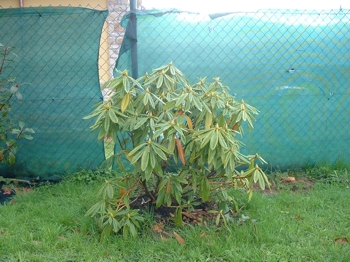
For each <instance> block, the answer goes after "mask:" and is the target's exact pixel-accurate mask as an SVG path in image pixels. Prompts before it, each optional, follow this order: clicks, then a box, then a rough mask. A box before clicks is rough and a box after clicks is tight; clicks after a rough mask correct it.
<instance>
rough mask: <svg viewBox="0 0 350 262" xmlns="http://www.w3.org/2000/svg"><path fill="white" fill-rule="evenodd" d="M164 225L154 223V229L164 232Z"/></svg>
mask: <svg viewBox="0 0 350 262" xmlns="http://www.w3.org/2000/svg"><path fill="white" fill-rule="evenodd" d="M163 228H164V225H163V224H154V225H153V230H154V231H155V232H157V233H162V232H163Z"/></svg>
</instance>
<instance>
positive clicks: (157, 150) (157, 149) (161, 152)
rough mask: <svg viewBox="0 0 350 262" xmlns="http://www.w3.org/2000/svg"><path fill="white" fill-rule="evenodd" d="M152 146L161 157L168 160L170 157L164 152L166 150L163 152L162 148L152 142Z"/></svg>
mask: <svg viewBox="0 0 350 262" xmlns="http://www.w3.org/2000/svg"><path fill="white" fill-rule="evenodd" d="M152 148H153V150H154V152H156V154H157V155H158V156H159V157H160V158H161V159H163V160H167V159H168V158H167V156H166V155H165V154H164V152H163V151H162V150H161V149H160V148H158V147H156V146H154V145H153V144H152Z"/></svg>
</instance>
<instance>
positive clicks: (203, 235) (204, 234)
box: [199, 232, 207, 238]
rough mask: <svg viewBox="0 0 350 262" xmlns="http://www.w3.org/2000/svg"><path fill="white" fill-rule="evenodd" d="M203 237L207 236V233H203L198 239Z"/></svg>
mask: <svg viewBox="0 0 350 262" xmlns="http://www.w3.org/2000/svg"><path fill="white" fill-rule="evenodd" d="M205 236H207V233H205V232H203V233H202V234H200V235H199V237H200V238H203V237H205Z"/></svg>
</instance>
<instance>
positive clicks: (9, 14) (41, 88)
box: [0, 6, 350, 177]
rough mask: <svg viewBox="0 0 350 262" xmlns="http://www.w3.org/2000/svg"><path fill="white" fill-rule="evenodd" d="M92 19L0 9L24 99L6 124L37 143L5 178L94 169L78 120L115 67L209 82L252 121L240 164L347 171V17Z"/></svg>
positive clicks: (168, 13) (92, 145)
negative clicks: (25, 130) (23, 128)
mask: <svg viewBox="0 0 350 262" xmlns="http://www.w3.org/2000/svg"><path fill="white" fill-rule="evenodd" d="M98 9H99V8H91V7H88V8H74V7H55V8H54V7H39V8H34V7H32V8H24V9H0V28H1V30H0V42H1V43H2V44H4V45H9V46H12V45H13V46H16V47H17V48H16V59H15V61H14V62H15V63H13V64H12V66H13V67H12V68H9V69H8V70H7V71H6V74H7V75H8V76H15V77H17V81H18V82H19V83H20V87H21V90H22V93H23V99H24V101H23V103H14V104H13V109H12V111H11V113H12V116H13V118H14V119H15V120H21V121H24V122H25V123H26V125H27V126H30V127H32V128H33V129H34V130H35V132H36V133H35V134H34V139H33V140H32V141H21V143H20V146H21V148H20V150H19V151H18V153H17V163H16V164H15V165H13V166H12V167H10V168H8V167H4V166H0V168H1V172H2V173H4V174H5V175H7V176H17V177H18V176H22V177H23V176H25V177H28V176H40V177H48V176H51V175H53V174H56V175H62V174H64V173H71V172H74V171H76V170H79V169H80V168H86V169H94V168H96V167H97V166H98V165H99V164H100V163H101V162H102V160H103V159H104V153H103V145H102V144H98V142H97V139H96V134H95V133H91V131H90V129H89V126H90V125H91V124H92V122H89V121H84V120H82V118H83V117H84V116H85V115H87V114H88V113H89V112H90V111H91V109H92V108H91V107H92V105H93V104H95V103H97V102H98V101H100V100H101V99H103V97H102V94H101V91H100V85H101V84H103V82H104V81H106V80H108V79H110V78H111V77H112V74H113V68H114V66H115V65H116V67H117V69H119V70H124V69H128V70H129V71H130V72H132V75H133V76H134V77H137V76H141V75H143V74H145V73H146V72H147V71H148V72H151V70H152V68H157V67H159V66H161V65H163V64H167V63H169V62H170V61H172V62H173V63H174V65H175V66H177V67H178V68H179V69H180V70H182V71H183V72H184V73H185V74H186V76H187V78H188V79H189V80H190V81H191V82H192V83H195V82H197V81H198V77H205V76H206V77H207V80H208V81H210V80H211V79H212V78H214V77H217V76H219V77H220V79H221V81H222V82H224V83H225V84H226V85H228V86H229V87H230V92H231V93H232V94H235V95H236V98H237V99H238V100H241V99H244V101H246V102H248V103H249V104H251V105H253V106H255V107H257V108H258V109H259V110H260V115H259V116H258V117H257V122H256V124H255V129H254V130H253V131H252V132H250V133H248V132H246V133H245V134H244V136H243V137H242V141H243V142H244V143H245V144H246V146H245V147H244V148H243V151H244V153H253V154H254V153H256V152H258V153H259V154H260V155H262V156H263V157H264V158H265V159H266V160H267V161H268V162H269V164H270V165H272V166H274V167H279V168H292V167H299V166H304V165H307V164H317V163H325V162H326V163H334V162H335V161H343V162H346V163H349V160H348V158H347V155H348V154H349V149H348V144H349V141H350V139H349V138H350V134H349V122H350V121H349V120H350V109H349V108H350V107H349V105H350V98H349V93H350V92H349V91H350V11H349V10H332V11H327V12H326V11H322V12H316V11H313V12H310V11H290V10H284V11H283V10H266V11H258V12H255V13H226V14H215V15H211V16H204V15H200V14H195V13H188V12H181V11H178V10H163V11H159V10H158V11H157V10H139V11H135V12H129V13H127V15H125V16H124V18H123V19H122V17H123V15H124V14H125V13H126V12H127V11H129V7H128V6H125V8H118V9H115V10H109V12H108V11H106V10H98ZM121 20H122V21H121ZM120 45H121V47H120ZM116 60H117V61H116Z"/></svg>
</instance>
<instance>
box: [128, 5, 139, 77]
mask: <svg viewBox="0 0 350 262" xmlns="http://www.w3.org/2000/svg"><path fill="white" fill-rule="evenodd" d="M136 1H137V0H130V11H131V14H130V21H131V24H132V25H133V26H132V29H133V30H134V32H132V35H133V36H135V38H134V39H133V40H132V41H133V43H132V45H131V75H132V77H133V78H135V79H136V78H138V61H137V17H136V9H137V7H136Z"/></svg>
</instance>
